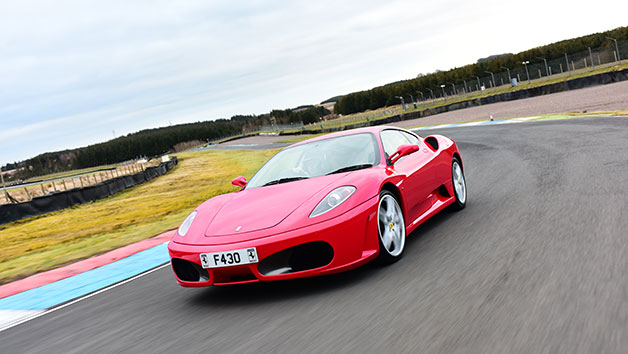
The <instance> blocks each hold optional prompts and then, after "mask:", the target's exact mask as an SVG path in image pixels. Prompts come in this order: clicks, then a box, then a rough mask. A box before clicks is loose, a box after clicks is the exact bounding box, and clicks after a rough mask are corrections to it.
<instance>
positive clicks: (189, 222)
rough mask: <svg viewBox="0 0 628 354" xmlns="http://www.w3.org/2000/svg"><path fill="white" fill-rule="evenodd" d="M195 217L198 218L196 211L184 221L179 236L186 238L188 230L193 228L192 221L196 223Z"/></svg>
mask: <svg viewBox="0 0 628 354" xmlns="http://www.w3.org/2000/svg"><path fill="white" fill-rule="evenodd" d="M195 216H196V210H194V211H193V212H191V213H190V215H188V217H187V218H185V220H183V224H181V226H179V231H178V234H179V236H185V234H187V233H188V230H189V229H190V226H192V221H194V217H195Z"/></svg>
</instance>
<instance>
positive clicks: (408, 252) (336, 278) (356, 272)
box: [189, 210, 455, 307]
mask: <svg viewBox="0 0 628 354" xmlns="http://www.w3.org/2000/svg"><path fill="white" fill-rule="evenodd" d="M454 215H455V213H452V212H450V211H448V210H445V211H443V212H441V213H438V214H437V215H434V216H433V217H432V218H430V219H429V220H427V221H426V222H425V223H423V224H422V225H421V226H420V227H419V228H418V229H417V230H415V231H414V232H413V233H412V234H410V235H409V237H408V238H407V240H406V249H405V251H404V252H405V254H404V258H406V257H413V256H417V255H420V254H421V253H423V252H425V251H427V250H421V249H420V246H419V242H420V241H421V240H422V239H423V240H425V238H427V239H428V240H429V239H431V238H433V237H437V234H438V233H435V232H433V231H435V230H437V229H438V228H439V227H440V226H441V225H442V224H443V223H445V222H447V221H448V220H449V219H450V218H451V217H452V216H454ZM417 246H419V247H417ZM417 248H419V249H417ZM403 263H404V259H403V258H402V259H401V260H399V262H397V263H394V264H391V265H387V266H384V265H381V264H379V263H378V262H377V261H372V262H369V263H367V264H365V265H363V266H361V267H359V268H357V269H353V270H350V271H346V272H342V273H337V274H330V275H324V276H318V277H311V278H301V279H291V280H282V281H271V282H257V283H248V284H238V285H226V286H211V287H208V288H204V289H195V290H194V291H198V293H196V294H194V295H192V296H191V297H190V299H189V301H190V302H191V303H192V304H194V305H198V306H202V307H208V306H209V307H215V306H220V307H224V306H238V307H242V306H249V305H252V306H257V305H260V304H264V303H272V302H280V301H286V300H290V299H296V298H305V297H313V296H319V295H321V294H325V293H329V292H333V291H340V290H345V289H348V288H352V287H357V286H364V283H365V282H369V281H377V278H378V275H381V274H380V273H382V272H392V273H394V271H395V270H394V269H391V268H396V267H403Z"/></svg>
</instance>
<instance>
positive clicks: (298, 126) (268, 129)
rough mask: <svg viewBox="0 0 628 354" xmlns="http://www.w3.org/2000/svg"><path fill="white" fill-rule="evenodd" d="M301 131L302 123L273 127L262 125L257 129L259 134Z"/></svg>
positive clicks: (275, 125)
mask: <svg viewBox="0 0 628 354" xmlns="http://www.w3.org/2000/svg"><path fill="white" fill-rule="evenodd" d="M301 129H303V122H296V123H290V124H273V125H262V126H261V128H259V130H258V131H259V132H276V131H286V130H301Z"/></svg>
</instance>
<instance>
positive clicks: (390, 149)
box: [380, 129, 419, 156]
mask: <svg viewBox="0 0 628 354" xmlns="http://www.w3.org/2000/svg"><path fill="white" fill-rule="evenodd" d="M380 134H381V135H380V136H381V138H382V145H383V146H384V152H385V153H386V156H390V155H392V154H393V153H394V152H395V151H397V148H399V146H400V145H407V144H418V143H419V141H418V139H416V138H415V140H416V142H414V141H411V140H410V138H413V136H412V135H410V134H407V133H404V132H402V131H400V130H392V129H391V130H384V131H382V132H381V133H380Z"/></svg>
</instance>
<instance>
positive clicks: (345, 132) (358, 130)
mask: <svg viewBox="0 0 628 354" xmlns="http://www.w3.org/2000/svg"><path fill="white" fill-rule="evenodd" d="M385 129H399V130H405V129H403V128H399V127H393V126H390V125H378V126H374V127H365V128H356V129H350V130H343V131H340V132H335V133H330V134H325V135H321V136H317V137H315V138H312V139H307V140H304V141H300V142H298V143H295V144H292V145H290V146H289V147H293V146H298V145H303V144H307V143H311V142H313V141H318V140H324V139H329V138H335V137H339V136H345V135H353V134H360V133H373V134H375V135H376V136H377V135H378V133H379V132H380V131H382V130H385Z"/></svg>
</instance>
